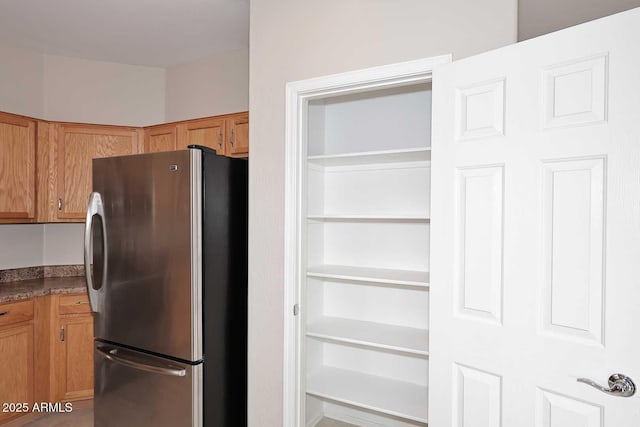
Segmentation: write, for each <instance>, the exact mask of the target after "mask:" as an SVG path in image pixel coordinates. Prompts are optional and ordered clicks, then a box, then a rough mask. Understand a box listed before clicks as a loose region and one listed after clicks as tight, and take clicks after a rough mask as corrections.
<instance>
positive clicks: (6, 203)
mask: <svg viewBox="0 0 640 427" xmlns="http://www.w3.org/2000/svg"><path fill="white" fill-rule="evenodd" d="M35 129H36V122H35V121H33V120H28V119H25V118H23V117H19V116H14V115H11V114H5V113H0V222H16V221H15V220H18V222H20V220H22V221H28V220H30V219H34V218H35V206H36V133H35ZM7 220H11V221H7Z"/></svg>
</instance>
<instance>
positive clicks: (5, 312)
mask: <svg viewBox="0 0 640 427" xmlns="http://www.w3.org/2000/svg"><path fill="white" fill-rule="evenodd" d="M9 313H11V310H6V311H3V312H0V317H2V316H6V315H7V314H9Z"/></svg>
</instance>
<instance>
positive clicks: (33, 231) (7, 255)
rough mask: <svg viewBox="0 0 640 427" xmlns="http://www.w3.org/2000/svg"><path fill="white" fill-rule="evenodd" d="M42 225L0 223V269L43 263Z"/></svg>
mask: <svg viewBox="0 0 640 427" xmlns="http://www.w3.org/2000/svg"><path fill="white" fill-rule="evenodd" d="M43 236H44V225H42V224H19V225H14V224H0V270H4V269H7V268H21V267H33V266H36V265H43V264H42V261H43V256H42V247H43Z"/></svg>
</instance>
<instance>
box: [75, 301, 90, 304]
mask: <svg viewBox="0 0 640 427" xmlns="http://www.w3.org/2000/svg"><path fill="white" fill-rule="evenodd" d="M78 304H89V301H76V305H78Z"/></svg>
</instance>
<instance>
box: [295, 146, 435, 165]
mask: <svg viewBox="0 0 640 427" xmlns="http://www.w3.org/2000/svg"><path fill="white" fill-rule="evenodd" d="M307 160H308V161H309V162H310V163H313V164H316V165H319V166H356V165H371V164H379V163H403V162H426V161H429V160H431V148H409V149H402V150H385V151H365V152H360V153H346V154H322V155H317V156H309V157H307Z"/></svg>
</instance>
